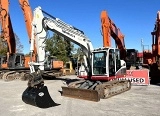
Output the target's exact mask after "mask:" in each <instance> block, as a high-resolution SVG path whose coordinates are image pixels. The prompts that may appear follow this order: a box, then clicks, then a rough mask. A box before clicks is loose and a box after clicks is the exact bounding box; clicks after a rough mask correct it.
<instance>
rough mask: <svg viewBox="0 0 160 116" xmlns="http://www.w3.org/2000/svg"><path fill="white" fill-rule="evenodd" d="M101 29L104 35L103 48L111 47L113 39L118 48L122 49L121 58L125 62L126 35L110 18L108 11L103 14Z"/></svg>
mask: <svg viewBox="0 0 160 116" xmlns="http://www.w3.org/2000/svg"><path fill="white" fill-rule="evenodd" d="M101 27H102V34H103V47H111V37H112V38H113V39H114V40H115V43H116V46H117V47H118V48H119V49H120V54H121V55H120V57H121V59H123V60H125V57H126V49H125V43H124V35H123V34H122V33H121V31H120V29H119V28H117V26H116V25H115V23H114V22H113V21H112V20H111V19H110V18H109V16H108V14H107V12H106V11H102V12H101Z"/></svg>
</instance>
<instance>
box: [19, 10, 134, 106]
mask: <svg viewBox="0 0 160 116" xmlns="http://www.w3.org/2000/svg"><path fill="white" fill-rule="evenodd" d="M48 30H51V31H52V32H55V33H57V34H59V35H61V36H63V37H64V38H65V39H67V40H69V41H71V42H73V43H75V44H77V45H78V46H80V47H81V49H82V51H83V53H84V54H85V55H84V56H83V63H81V66H80V67H79V70H78V77H81V78H83V79H79V80H78V81H75V82H71V83H69V84H68V86H67V87H64V86H63V87H62V96H68V97H73V98H79V99H85V100H91V101H99V100H100V98H109V97H111V96H114V95H117V94H120V93H122V92H125V91H127V90H129V89H130V88H131V82H130V81H129V80H117V78H120V77H124V76H125V75H126V63H125V61H124V60H121V59H120V50H119V49H117V48H111V47H102V48H97V49H94V48H93V46H92V43H91V41H90V40H89V39H88V38H87V36H86V35H85V34H84V32H83V31H81V30H79V29H78V28H76V27H74V26H72V25H70V24H67V23H65V22H63V21H62V20H60V19H59V18H56V17H53V16H51V15H50V14H48V13H47V12H45V11H43V10H42V9H41V7H37V8H35V10H34V15H33V21H32V32H31V34H32V35H31V46H30V52H31V54H32V53H33V52H34V50H35V49H34V45H35V47H36V50H37V61H36V62H35V61H30V62H29V65H30V70H31V73H30V79H29V81H28V87H27V89H26V90H25V91H24V92H23V94H22V100H23V101H24V102H25V103H27V104H31V105H34V106H37V107H41V108H47V107H51V106H55V105H57V103H55V102H54V101H53V100H52V99H51V97H50V95H49V93H48V89H47V87H46V86H45V85H44V80H43V79H42V76H41V74H42V73H43V71H44V64H45V62H46V52H45V46H46V43H45V41H46V35H47V31H48ZM31 57H32V56H31ZM31 59H32V58H31ZM111 80H112V81H111Z"/></svg>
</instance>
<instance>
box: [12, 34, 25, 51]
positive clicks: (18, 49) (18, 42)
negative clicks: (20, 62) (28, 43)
mask: <svg viewBox="0 0 160 116" xmlns="http://www.w3.org/2000/svg"><path fill="white" fill-rule="evenodd" d="M14 36H15V39H16V52H17V53H22V52H23V45H22V44H21V42H20V38H19V37H18V36H17V34H14Z"/></svg>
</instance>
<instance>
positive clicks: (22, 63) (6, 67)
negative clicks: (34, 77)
mask: <svg viewBox="0 0 160 116" xmlns="http://www.w3.org/2000/svg"><path fill="white" fill-rule="evenodd" d="M19 3H20V6H21V9H22V11H23V15H24V19H25V24H26V29H27V32H28V36H29V42H30V41H31V30H32V27H31V22H32V18H33V16H32V10H31V8H30V5H29V2H28V0H19ZM0 24H1V29H2V30H1V39H3V41H4V42H5V43H6V44H7V47H8V51H7V54H6V55H0V69H1V70H2V72H4V71H5V73H7V74H6V76H3V77H2V78H3V79H4V80H13V79H15V76H14V75H13V76H11V75H10V76H8V75H9V74H14V73H16V74H18V73H19V72H25V71H27V72H29V65H28V62H29V61H30V60H31V59H32V61H35V60H36V50H35V51H34V54H31V56H32V58H31V57H30V56H25V55H24V54H23V53H17V51H16V38H15V35H14V31H13V27H12V22H11V18H10V15H9V0H0ZM50 60H51V61H49V60H47V63H46V67H45V68H46V69H47V70H48V69H49V70H51V69H56V70H57V69H59V70H60V69H62V68H63V66H62V65H63V61H55V60H53V59H50ZM20 70H21V71H20ZM8 77H10V78H8ZM19 77H20V76H19ZM16 78H17V77H16Z"/></svg>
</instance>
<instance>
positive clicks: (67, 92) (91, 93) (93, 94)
mask: <svg viewBox="0 0 160 116" xmlns="http://www.w3.org/2000/svg"><path fill="white" fill-rule="evenodd" d="M62 96H66V97H72V98H78V99H84V100H89V101H95V102H98V101H100V97H99V95H98V92H97V91H96V90H89V89H80V88H73V87H62Z"/></svg>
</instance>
